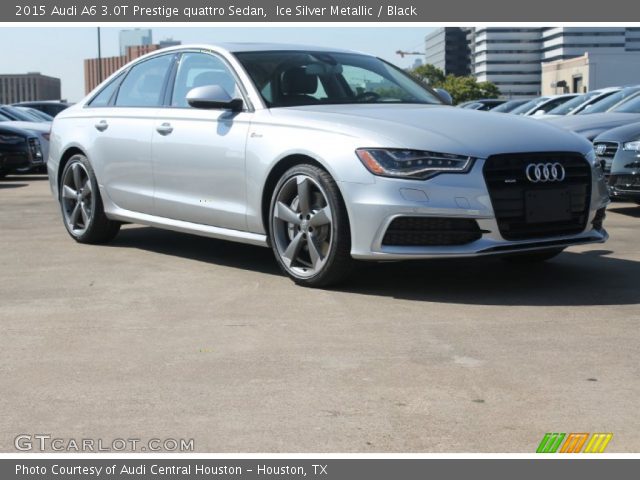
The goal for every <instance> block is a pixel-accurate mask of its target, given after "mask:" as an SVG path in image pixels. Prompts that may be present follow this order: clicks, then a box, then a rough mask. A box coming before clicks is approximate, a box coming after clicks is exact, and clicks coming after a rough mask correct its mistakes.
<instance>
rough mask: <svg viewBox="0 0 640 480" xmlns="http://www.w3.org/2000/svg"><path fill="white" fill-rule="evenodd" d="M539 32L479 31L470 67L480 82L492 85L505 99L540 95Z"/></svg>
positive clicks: (475, 32)
mask: <svg viewBox="0 0 640 480" xmlns="http://www.w3.org/2000/svg"><path fill="white" fill-rule="evenodd" d="M541 31H542V29H541V28H498V27H489V28H478V29H475V31H474V32H473V33H472V38H473V50H472V51H471V66H472V72H473V75H474V76H475V77H476V79H477V80H478V81H479V82H492V83H494V84H496V86H497V87H498V88H499V89H500V92H501V94H502V96H504V97H507V98H529V97H534V96H536V95H539V94H540V73H541V66H540V62H541V53H540V37H541V33H542V32H541Z"/></svg>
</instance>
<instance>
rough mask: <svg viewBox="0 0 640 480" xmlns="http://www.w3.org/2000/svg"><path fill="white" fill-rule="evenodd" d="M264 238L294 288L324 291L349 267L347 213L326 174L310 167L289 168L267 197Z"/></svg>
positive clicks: (335, 187)
mask: <svg viewBox="0 0 640 480" xmlns="http://www.w3.org/2000/svg"><path fill="white" fill-rule="evenodd" d="M269 213H270V225H269V240H270V243H271V247H272V249H273V252H274V253H275V256H276V259H277V260H278V263H279V264H280V267H281V268H282V270H283V271H284V272H285V273H286V274H287V275H288V276H289V277H290V278H291V279H292V280H293V281H294V282H296V283H297V284H299V285H303V286H307V287H326V286H329V285H332V284H335V283H338V282H340V281H341V280H344V279H345V278H346V277H347V276H348V274H349V273H350V271H351V269H352V267H353V259H352V258H351V254H350V250H351V236H350V232H349V221H348V218H347V211H346V208H345V206H344V202H343V201H342V197H341V196H340V192H339V191H338V187H337V185H336V183H335V181H334V180H333V179H332V178H331V176H330V175H329V174H328V173H327V172H326V171H324V170H322V169H321V168H318V167H316V166H313V165H307V164H303V165H297V166H295V167H292V168H291V169H289V170H288V171H287V172H286V173H285V174H284V175H283V176H282V178H281V179H280V181H279V182H278V184H277V185H276V188H275V189H274V192H273V196H272V199H271V208H270V209H269Z"/></svg>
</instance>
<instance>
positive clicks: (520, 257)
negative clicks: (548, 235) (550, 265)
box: [502, 248, 564, 263]
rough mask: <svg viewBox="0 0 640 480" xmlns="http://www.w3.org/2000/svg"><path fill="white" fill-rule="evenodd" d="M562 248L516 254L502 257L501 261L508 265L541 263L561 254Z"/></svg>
mask: <svg viewBox="0 0 640 480" xmlns="http://www.w3.org/2000/svg"><path fill="white" fill-rule="evenodd" d="M563 250H564V248H553V249H549V250H541V251H536V252H529V253H516V254H512V255H507V256H504V257H502V260H504V261H505V262H509V263H541V262H546V261H547V260H551V259H552V258H553V257H556V256H558V255H560V254H561V253H562V251H563Z"/></svg>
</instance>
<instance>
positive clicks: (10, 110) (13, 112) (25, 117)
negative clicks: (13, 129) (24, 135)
mask: <svg viewBox="0 0 640 480" xmlns="http://www.w3.org/2000/svg"><path fill="white" fill-rule="evenodd" d="M2 110H3V113H4V114H5V115H6V116H8V117H11V118H13V119H15V120H20V121H23V122H42V119H41V118H38V117H36V116H35V115H31V114H30V113H28V112H23V111H22V110H20V109H18V108H16V107H10V106H9V105H5V106H4V107H2Z"/></svg>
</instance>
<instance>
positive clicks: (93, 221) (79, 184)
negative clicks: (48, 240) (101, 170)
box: [59, 155, 120, 244]
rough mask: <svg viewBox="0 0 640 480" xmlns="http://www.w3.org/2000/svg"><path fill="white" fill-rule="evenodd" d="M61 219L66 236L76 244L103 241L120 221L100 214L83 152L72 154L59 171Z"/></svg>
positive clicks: (97, 195) (115, 231)
mask: <svg viewBox="0 0 640 480" xmlns="http://www.w3.org/2000/svg"><path fill="white" fill-rule="evenodd" d="M59 192H60V193H59V195H60V197H59V200H60V208H61V210H62V220H63V222H64V226H65V228H66V229H67V232H69V235H71V237H72V238H73V239H74V240H76V241H77V242H80V243H93V244H99V243H107V242H109V241H111V240H113V239H114V237H115V236H116V235H117V234H118V231H119V230H120V223H119V222H114V221H112V220H109V219H108V218H107V216H106V215H105V213H104V207H103V204H102V198H101V197H100V190H99V188H98V181H97V180H96V175H95V173H94V171H93V168H92V167H91V164H90V163H89V161H88V160H87V157H85V156H84V155H74V156H73V157H71V158H70V159H69V161H68V162H67V164H66V165H65V167H64V170H63V171H62V176H61V180H60V186H59Z"/></svg>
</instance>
